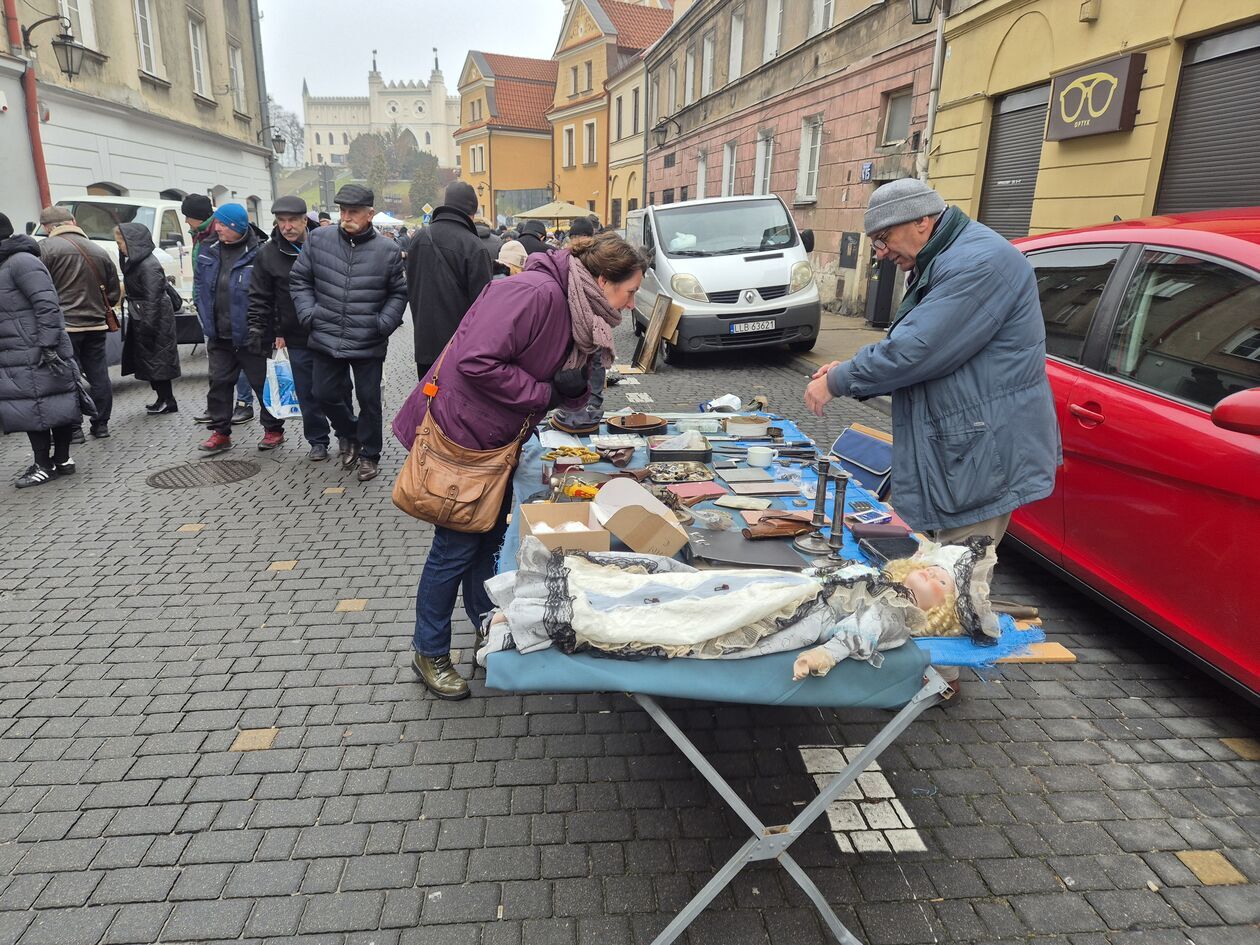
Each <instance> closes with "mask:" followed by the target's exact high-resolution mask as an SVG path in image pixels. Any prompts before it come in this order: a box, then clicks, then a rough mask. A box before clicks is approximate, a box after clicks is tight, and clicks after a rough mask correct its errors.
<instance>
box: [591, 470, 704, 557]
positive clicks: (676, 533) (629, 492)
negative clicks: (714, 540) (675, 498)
mask: <svg viewBox="0 0 1260 945" xmlns="http://www.w3.org/2000/svg"><path fill="white" fill-rule="evenodd" d="M591 505H592V507H593V509H594V512H595V517H596V518H597V519H598V520H599V523H600V524H601V525H603V526H604V527H605V528H606V529H608V531H610V532H612V534H614V535H616V536H617V537H618V538H619V539H621V541H623V542H624V543H625V545H626V547H627V548H629V549H630V550H631V551H637V552H638V553H639V554H647V555H663V556H665V557H667V558H670V557H673V556H674V555H675V554H677V553H678V551H679V549H680V548H682V547H683V545H685V544H687V533H686V532H685V531H683V528H682V526H681V525H679V524H678V520H677V519H675V518H674V513H673V512H671V511H670V510H669V509H668V508H666V507H665V504H664V503H663V502H661V500H660V499H658V498H656V496H654V495H652V493H650V492H648V491H647V490H646V489H644V488H643V487H642V486H641V485H639V484H638V483H637V482H635V481H634V480H632V479H613V480H611V481H609V482H606V483H605V484H604V485H603V486H602V487H601V488H600V490H599V494H598V495H596V496H595V499H594V501H593V502H592V503H591Z"/></svg>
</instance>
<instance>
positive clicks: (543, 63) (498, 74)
mask: <svg viewBox="0 0 1260 945" xmlns="http://www.w3.org/2000/svg"><path fill="white" fill-rule="evenodd" d="M482 55H483V56H484V57H485V59H486V65H488V66H489V67H490V71H491V72H492V73H493V74H494V77H495V78H496V79H525V80H527V81H532V82H551V83H553V84H554V83H555V81H556V63H555V60H552V59H526V58H525V57H524V56H505V55H503V54H501V53H488V52H483V53H482Z"/></svg>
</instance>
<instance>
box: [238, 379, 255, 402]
mask: <svg viewBox="0 0 1260 945" xmlns="http://www.w3.org/2000/svg"><path fill="white" fill-rule="evenodd" d="M236 402H237V403H239V404H249V405H250V406H253V404H254V391H253V389H252V388H251V387H250V386H249V378H248V377H246V376H245V372H244V371H241V373H240V374H238V375H237V376H236Z"/></svg>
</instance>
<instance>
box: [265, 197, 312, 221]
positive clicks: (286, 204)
mask: <svg viewBox="0 0 1260 945" xmlns="http://www.w3.org/2000/svg"><path fill="white" fill-rule="evenodd" d="M271 212H272V213H296V214H300V215H301V216H306V201H305V200H303V199H302V198H301V197H299V196H297V195H296V194H288V195H286V196H284V197H281V198H280V199H278V200H277V201H276V202H275V203H273V204H272V205H271Z"/></svg>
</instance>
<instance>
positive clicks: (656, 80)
mask: <svg viewBox="0 0 1260 945" xmlns="http://www.w3.org/2000/svg"><path fill="white" fill-rule="evenodd" d="M651 105H652V124H656V123H657V122H658V121H660V119H661V118H663V117H664V113H663V112H662V111H661V77H660V76H659V75H655V76H652V103H651Z"/></svg>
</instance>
